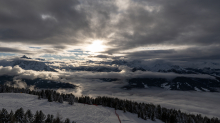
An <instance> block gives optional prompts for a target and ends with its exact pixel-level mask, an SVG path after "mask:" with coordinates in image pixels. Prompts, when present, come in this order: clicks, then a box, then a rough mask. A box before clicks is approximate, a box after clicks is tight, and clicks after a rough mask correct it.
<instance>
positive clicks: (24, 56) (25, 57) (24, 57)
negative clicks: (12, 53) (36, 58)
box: [21, 55, 31, 59]
mask: <svg viewBox="0 0 220 123" xmlns="http://www.w3.org/2000/svg"><path fill="white" fill-rule="evenodd" d="M21 58H23V59H31V58H29V57H27V56H26V55H23V56H22V57H21Z"/></svg>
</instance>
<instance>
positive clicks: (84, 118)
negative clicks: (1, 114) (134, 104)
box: [0, 93, 162, 123]
mask: <svg viewBox="0 0 220 123" xmlns="http://www.w3.org/2000/svg"><path fill="white" fill-rule="evenodd" d="M0 100H1V101H0V109H2V108H5V109H7V110H8V111H10V110H13V111H15V110H17V109H19V108H20V107H22V108H23V109H24V110H27V109H30V110H31V111H32V112H33V113H35V112H36V111H37V110H38V111H39V110H42V111H43V112H44V113H45V114H53V115H54V116H56V115H57V113H59V114H60V115H61V117H62V118H63V119H66V118H70V120H71V121H72V120H74V121H76V123H119V121H118V118H117V116H116V115H115V110H114V109H113V108H107V107H103V106H95V105H84V104H79V103H75V104H74V105H69V104H68V103H67V102H64V103H62V104H61V103H57V102H48V101H47V100H46V99H41V100H38V99H37V96H34V95H29V94H23V93H0ZM117 113H118V115H119V117H120V119H121V122H122V123H146V121H145V120H143V119H140V118H137V114H131V113H129V112H126V113H123V111H119V110H117ZM147 123H162V121H159V120H156V121H150V120H147Z"/></svg>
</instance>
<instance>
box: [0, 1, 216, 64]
mask: <svg viewBox="0 0 220 123" xmlns="http://www.w3.org/2000/svg"><path fill="white" fill-rule="evenodd" d="M219 6H220V1H219V0H212V1H207V0H193V1H192V0H188V1H186V0H178V1H177V0H166V1H164V0H65V1H61V0H53V1H51V0H31V1H28V0H4V1H0V57H9V56H22V55H27V56H28V57H32V58H45V59H50V60H53V59H59V60H66V59H68V60H72V59H74V60H114V59H128V60H136V59H138V60H155V59H160V60H168V61H204V60H211V61H219V60H220V52H218V51H219V46H220V15H219V11H220V7H219Z"/></svg>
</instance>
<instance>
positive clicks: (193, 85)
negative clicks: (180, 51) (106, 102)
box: [123, 77, 220, 92]
mask: <svg viewBox="0 0 220 123" xmlns="http://www.w3.org/2000/svg"><path fill="white" fill-rule="evenodd" d="M219 80H220V79H219V78H216V80H215V79H204V78H188V77H176V78H174V79H172V80H167V79H164V78H133V79H129V85H128V86H125V87H123V88H125V89H131V88H146V87H147V88H149V87H159V88H163V89H168V90H181V91H204V92H218V91H219V89H220V82H219Z"/></svg>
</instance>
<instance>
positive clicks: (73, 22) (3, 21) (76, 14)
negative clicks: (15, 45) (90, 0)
mask: <svg viewBox="0 0 220 123" xmlns="http://www.w3.org/2000/svg"><path fill="white" fill-rule="evenodd" d="M77 5H79V2H78V1H77V0H65V1H60V0H53V1H50V0H34V1H27V0H19V1H17V0H16V1H14V0H7V1H1V2H0V40H1V41H4V42H23V43H34V44H52V45H53V44H63V43H64V44H65V43H67V42H68V43H76V42H77V40H75V39H74V38H72V39H71V41H70V39H69V37H70V36H73V37H76V34H77V33H79V32H81V31H83V29H85V28H87V27H88V22H87V19H86V15H85V14H83V12H82V11H77V10H76V6H77ZM87 30H88V29H87Z"/></svg>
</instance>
